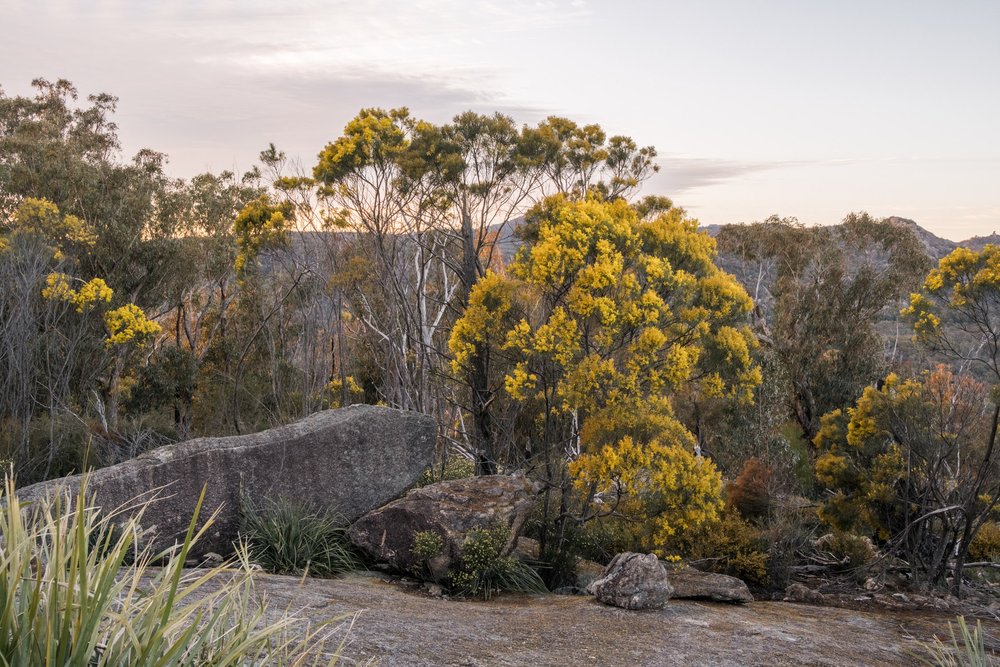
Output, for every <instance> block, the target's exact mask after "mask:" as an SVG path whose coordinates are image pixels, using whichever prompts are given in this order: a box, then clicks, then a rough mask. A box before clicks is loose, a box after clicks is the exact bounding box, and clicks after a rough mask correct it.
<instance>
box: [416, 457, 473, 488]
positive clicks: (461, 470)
mask: <svg viewBox="0 0 1000 667" xmlns="http://www.w3.org/2000/svg"><path fill="white" fill-rule="evenodd" d="M475 474H476V462H475V461H473V460H472V459H467V458H465V457H464V456H455V455H453V456H449V457H448V458H447V459H445V462H444V468H441V467H440V466H437V465H435V466H433V467H430V468H428V469H427V470H425V471H424V474H423V477H421V478H420V486H427V485H428V484H434V483H436V482H444V481H448V480H451V479H465V478H466V477H473V476H475Z"/></svg>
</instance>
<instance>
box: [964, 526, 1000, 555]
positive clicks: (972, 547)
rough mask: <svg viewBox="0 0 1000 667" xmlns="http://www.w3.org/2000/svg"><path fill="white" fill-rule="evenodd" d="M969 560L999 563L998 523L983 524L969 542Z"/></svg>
mask: <svg viewBox="0 0 1000 667" xmlns="http://www.w3.org/2000/svg"><path fill="white" fill-rule="evenodd" d="M969 560H972V561H993V562H994V563H1000V523H997V522H996V521H990V522H988V523H984V524H983V527H982V528H980V529H979V532H978V533H977V534H976V536H975V538H973V540H972V542H971V543H970V544H969Z"/></svg>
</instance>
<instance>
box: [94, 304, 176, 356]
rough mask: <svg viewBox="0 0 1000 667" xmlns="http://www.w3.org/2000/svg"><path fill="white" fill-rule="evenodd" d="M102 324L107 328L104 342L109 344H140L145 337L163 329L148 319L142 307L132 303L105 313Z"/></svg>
mask: <svg viewBox="0 0 1000 667" xmlns="http://www.w3.org/2000/svg"><path fill="white" fill-rule="evenodd" d="M104 324H105V326H106V327H107V329H108V336H107V338H106V339H105V343H106V344H107V345H109V346H110V345H124V344H126V343H131V342H136V343H138V344H140V345H141V344H142V343H143V342H144V341H145V339H147V338H149V337H150V336H155V335H157V334H158V333H160V332H161V331H162V330H163V328H162V327H161V326H160V325H159V324H158V323H156V322H154V321H153V320H150V319H148V318H147V317H146V313H144V312H143V311H142V308H140V307H139V306H137V305H135V304H134V303H128V304H125V305H124V306H122V307H121V308H116V309H114V310H110V311H108V312H107V313H105V315H104Z"/></svg>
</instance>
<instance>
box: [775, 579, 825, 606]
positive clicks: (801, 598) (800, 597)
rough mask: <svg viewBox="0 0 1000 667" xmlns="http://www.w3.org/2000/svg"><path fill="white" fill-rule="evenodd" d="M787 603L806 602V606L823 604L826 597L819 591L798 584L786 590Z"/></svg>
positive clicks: (789, 586)
mask: <svg viewBox="0 0 1000 667" xmlns="http://www.w3.org/2000/svg"><path fill="white" fill-rule="evenodd" d="M784 600H785V602H805V603H806V604H823V602H825V601H826V596H825V595H823V594H822V593H820V592H819V591H814V590H812V589H811V588H808V587H807V586H806V585H805V584H800V583H798V582H795V583H791V584H788V587H787V588H785V598H784Z"/></svg>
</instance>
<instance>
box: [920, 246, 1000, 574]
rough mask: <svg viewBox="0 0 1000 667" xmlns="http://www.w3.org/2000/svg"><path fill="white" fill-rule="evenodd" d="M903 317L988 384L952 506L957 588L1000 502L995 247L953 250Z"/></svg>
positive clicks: (999, 271)
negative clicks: (978, 429) (984, 424)
mask: <svg viewBox="0 0 1000 667" xmlns="http://www.w3.org/2000/svg"><path fill="white" fill-rule="evenodd" d="M903 314H904V315H905V316H906V317H908V318H909V319H910V320H911V321H913V323H914V328H915V331H916V336H917V339H918V340H920V341H922V342H923V343H924V344H925V345H927V346H928V347H929V348H930V349H931V350H933V351H935V352H938V353H940V354H943V355H945V356H946V357H949V358H951V359H952V360H955V361H958V362H961V363H962V364H964V365H967V366H968V367H969V369H970V370H971V371H972V372H973V373H974V374H975V375H976V376H978V377H979V378H980V379H982V380H983V381H984V382H986V383H987V386H988V387H989V391H988V392H985V391H984V392H981V394H980V395H981V396H984V397H988V400H989V403H990V405H991V409H990V412H991V417H990V418H989V420H988V422H989V426H988V428H987V429H985V430H984V431H983V432H982V433H980V434H979V436H978V439H979V446H978V448H976V449H975V450H974V451H973V452H972V455H971V456H966V457H965V459H964V461H963V462H962V471H963V473H964V474H965V475H966V477H967V482H968V485H967V486H966V487H965V492H964V493H963V494H962V495H961V497H960V500H959V501H957V502H955V503H954V504H955V505H956V506H957V508H956V509H955V511H957V512H958V513H960V519H959V522H960V525H961V526H962V534H961V537H960V538H959V540H958V542H957V550H956V554H955V563H956V564H955V582H954V587H955V589H956V591H957V590H959V589H960V587H961V576H962V568H963V565H964V562H965V558H966V554H967V553H968V549H969V544H970V543H971V542H972V540H973V539H974V538H975V536H976V533H977V532H978V531H979V529H980V528H981V527H982V525H983V523H984V522H985V521H986V519H987V517H988V516H989V513H990V512H991V511H992V509H993V508H994V507H996V505H997V503H998V502H1000V462H998V460H1000V453H998V452H997V442H996V441H997V427H998V422H1000V389H998V387H1000V247H998V246H994V245H987V246H986V247H985V248H983V249H982V250H981V251H980V252H976V251H974V250H970V249H968V248H958V249H956V250H954V251H953V252H952V253H951V254H949V255H948V256H946V257H944V258H943V259H942V260H941V261H940V262H939V263H938V266H937V268H936V269H934V270H932V271H931V272H930V273H929V274H927V278H926V280H925V281H924V284H923V289H922V290H921V291H920V292H919V293H915V294H913V295H912V296H911V298H910V306H909V307H908V308H906V309H905V310H904V311H903Z"/></svg>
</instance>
